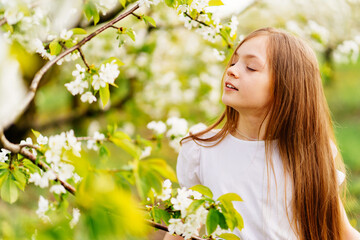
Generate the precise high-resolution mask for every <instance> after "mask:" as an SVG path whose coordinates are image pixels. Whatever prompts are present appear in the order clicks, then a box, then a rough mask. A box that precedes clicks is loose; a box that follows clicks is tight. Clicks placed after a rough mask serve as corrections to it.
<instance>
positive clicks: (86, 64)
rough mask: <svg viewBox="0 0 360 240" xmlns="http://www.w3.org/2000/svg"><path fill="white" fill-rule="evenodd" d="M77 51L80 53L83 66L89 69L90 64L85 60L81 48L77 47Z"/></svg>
mask: <svg viewBox="0 0 360 240" xmlns="http://www.w3.org/2000/svg"><path fill="white" fill-rule="evenodd" d="M78 51H79V53H80V56H81V59H82V60H83V62H84V64H85V66H86V68H87V70H88V71H90V66H89V64H88V63H87V62H86V59H85V55H84V53H83V51H82V50H81V48H79V49H78Z"/></svg>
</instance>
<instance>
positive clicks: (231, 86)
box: [225, 82, 239, 91]
mask: <svg viewBox="0 0 360 240" xmlns="http://www.w3.org/2000/svg"><path fill="white" fill-rule="evenodd" d="M225 88H226V89H228V90H235V91H239V89H237V88H236V87H235V86H234V85H232V84H231V83H230V82H225Z"/></svg>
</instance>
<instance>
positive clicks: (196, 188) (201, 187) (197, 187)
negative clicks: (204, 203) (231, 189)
mask: <svg viewBox="0 0 360 240" xmlns="http://www.w3.org/2000/svg"><path fill="white" fill-rule="evenodd" d="M190 189H192V190H194V191H198V192H199V193H201V194H202V195H205V196H208V197H209V198H212V197H213V193H212V192H211V190H210V188H208V187H206V186H204V185H201V184H198V185H195V186H193V187H191V188H190Z"/></svg>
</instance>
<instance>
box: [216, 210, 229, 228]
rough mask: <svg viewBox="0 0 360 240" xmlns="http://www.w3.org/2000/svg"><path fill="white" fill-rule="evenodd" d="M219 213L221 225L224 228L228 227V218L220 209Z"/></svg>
mask: <svg viewBox="0 0 360 240" xmlns="http://www.w3.org/2000/svg"><path fill="white" fill-rule="evenodd" d="M218 215H219V225H220V227H221V228H222V229H228V228H229V227H228V225H227V223H226V219H225V216H224V214H222V213H221V212H219V211H218Z"/></svg>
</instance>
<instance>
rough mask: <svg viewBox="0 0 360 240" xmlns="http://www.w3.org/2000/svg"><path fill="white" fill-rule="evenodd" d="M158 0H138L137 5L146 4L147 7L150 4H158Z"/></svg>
mask: <svg viewBox="0 0 360 240" xmlns="http://www.w3.org/2000/svg"><path fill="white" fill-rule="evenodd" d="M159 2H160V0H140V1H139V6H140V7H142V6H146V7H147V8H149V7H150V5H157V4H159Z"/></svg>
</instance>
